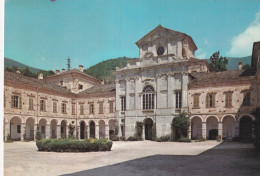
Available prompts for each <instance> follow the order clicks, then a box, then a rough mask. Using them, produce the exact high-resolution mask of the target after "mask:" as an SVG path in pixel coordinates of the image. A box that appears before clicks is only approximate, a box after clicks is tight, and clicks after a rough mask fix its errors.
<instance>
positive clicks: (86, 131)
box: [85, 124, 89, 138]
mask: <svg viewBox="0 0 260 176" xmlns="http://www.w3.org/2000/svg"><path fill="white" fill-rule="evenodd" d="M85 127H86V129H85V138H89V133H88V131H89V130H88V129H89V128H88V125H87V124H86V126H85Z"/></svg>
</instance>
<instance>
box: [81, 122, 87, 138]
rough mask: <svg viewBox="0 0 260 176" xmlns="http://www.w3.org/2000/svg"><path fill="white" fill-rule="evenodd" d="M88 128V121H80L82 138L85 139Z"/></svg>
mask: <svg viewBox="0 0 260 176" xmlns="http://www.w3.org/2000/svg"><path fill="white" fill-rule="evenodd" d="M85 129H86V123H85V122H84V121H81V122H80V139H85V131H86V130H85Z"/></svg>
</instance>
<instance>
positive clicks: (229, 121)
mask: <svg viewBox="0 0 260 176" xmlns="http://www.w3.org/2000/svg"><path fill="white" fill-rule="evenodd" d="M222 127H223V131H222V137H223V139H228V140H231V139H232V138H234V137H235V134H236V118H235V117H234V116H229V115H226V116H224V117H223V119H222Z"/></svg>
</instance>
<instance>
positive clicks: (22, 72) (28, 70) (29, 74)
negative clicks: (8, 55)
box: [21, 67, 37, 78]
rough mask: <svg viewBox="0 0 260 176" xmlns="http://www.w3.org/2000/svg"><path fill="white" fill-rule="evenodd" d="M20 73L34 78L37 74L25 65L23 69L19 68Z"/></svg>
mask: <svg viewBox="0 0 260 176" xmlns="http://www.w3.org/2000/svg"><path fill="white" fill-rule="evenodd" d="M21 74H22V75H24V76H29V77H32V78H36V77H37V75H36V74H35V73H33V72H32V71H31V70H30V69H29V67H25V68H24V69H22V70H21Z"/></svg>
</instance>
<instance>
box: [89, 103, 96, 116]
mask: <svg viewBox="0 0 260 176" xmlns="http://www.w3.org/2000/svg"><path fill="white" fill-rule="evenodd" d="M94 112H95V111H94V103H90V104H89V114H94Z"/></svg>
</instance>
